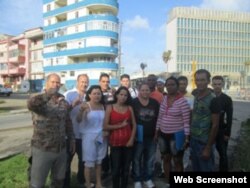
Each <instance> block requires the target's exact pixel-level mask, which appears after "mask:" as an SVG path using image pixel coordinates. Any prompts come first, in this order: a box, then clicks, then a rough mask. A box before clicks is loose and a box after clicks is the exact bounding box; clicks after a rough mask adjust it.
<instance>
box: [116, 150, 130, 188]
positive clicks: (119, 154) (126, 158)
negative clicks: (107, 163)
mask: <svg viewBox="0 0 250 188" xmlns="http://www.w3.org/2000/svg"><path fill="white" fill-rule="evenodd" d="M132 156H133V148H132V147H124V146H122V147H111V167H112V183H113V188H127V186H128V178H129V170H130V164H131V161H132Z"/></svg>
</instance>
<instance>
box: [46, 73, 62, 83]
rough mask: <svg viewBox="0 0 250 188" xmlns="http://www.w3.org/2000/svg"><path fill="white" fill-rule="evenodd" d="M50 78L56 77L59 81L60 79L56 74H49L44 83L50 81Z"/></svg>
mask: <svg viewBox="0 0 250 188" xmlns="http://www.w3.org/2000/svg"><path fill="white" fill-rule="evenodd" d="M52 76H57V77H58V78H59V79H60V80H61V78H60V76H59V75H58V74H56V73H51V74H49V75H48V76H47V77H46V82H48V81H49V80H50V79H51V77H52Z"/></svg>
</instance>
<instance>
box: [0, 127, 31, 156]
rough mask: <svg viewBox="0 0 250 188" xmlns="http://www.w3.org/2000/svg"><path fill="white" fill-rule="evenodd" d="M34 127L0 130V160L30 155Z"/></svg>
mask: <svg viewBox="0 0 250 188" xmlns="http://www.w3.org/2000/svg"><path fill="white" fill-rule="evenodd" d="M32 132H33V129H32V127H26V128H16V129H5V130H0V143H1V144H0V159H3V158H6V157H9V156H11V155H15V154H18V153H23V152H24V153H26V154H27V155H29V150H30V140H31V136H32Z"/></svg>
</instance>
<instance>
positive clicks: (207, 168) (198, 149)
mask: <svg viewBox="0 0 250 188" xmlns="http://www.w3.org/2000/svg"><path fill="white" fill-rule="evenodd" d="M205 146H206V144H205V143H202V142H200V141H198V140H196V139H191V140H190V154H191V160H192V167H193V171H194V172H213V171H214V170H215V161H214V150H215V148H214V146H212V148H211V155H210V157H209V159H208V160H204V159H202V157H201V155H202V151H203V150H204V148H205Z"/></svg>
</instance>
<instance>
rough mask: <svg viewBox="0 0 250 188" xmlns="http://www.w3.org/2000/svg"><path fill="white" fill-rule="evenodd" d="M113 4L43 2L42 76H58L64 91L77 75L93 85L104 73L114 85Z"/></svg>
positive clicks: (101, 0)
mask: <svg viewBox="0 0 250 188" xmlns="http://www.w3.org/2000/svg"><path fill="white" fill-rule="evenodd" d="M117 14H118V2H117V0H43V18H44V28H43V30H44V51H43V58H44V62H43V63H44V73H45V76H46V75H48V74H50V73H52V72H53V73H58V74H59V75H60V76H61V80H62V83H64V84H65V86H66V87H67V89H70V88H72V87H73V86H74V85H75V80H76V78H77V76H78V75H79V74H82V73H87V74H88V76H89V77H90V84H97V83H98V79H99V76H100V74H101V73H104V72H105V73H107V74H109V75H110V78H111V85H117V84H118V78H117V76H118V75H117V73H118V63H117V62H116V59H117V56H118V30H119V28H118V27H119V21H118V18H117Z"/></svg>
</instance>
